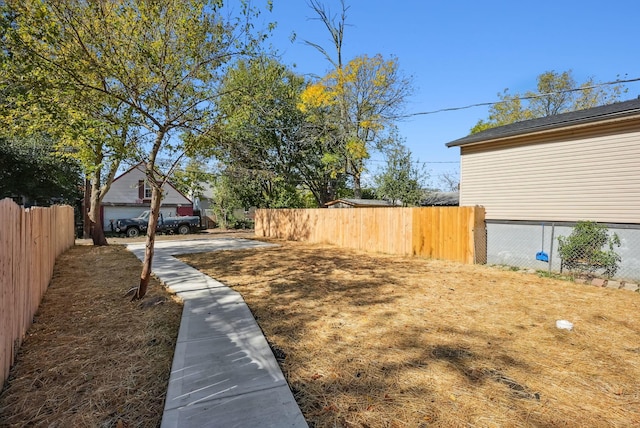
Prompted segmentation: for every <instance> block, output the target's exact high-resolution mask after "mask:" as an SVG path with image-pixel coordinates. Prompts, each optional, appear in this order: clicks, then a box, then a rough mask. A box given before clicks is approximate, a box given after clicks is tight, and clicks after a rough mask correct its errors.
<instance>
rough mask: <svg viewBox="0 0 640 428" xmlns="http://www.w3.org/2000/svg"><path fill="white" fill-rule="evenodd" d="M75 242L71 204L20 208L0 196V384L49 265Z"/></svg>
mask: <svg viewBox="0 0 640 428" xmlns="http://www.w3.org/2000/svg"><path fill="white" fill-rule="evenodd" d="M73 244H74V229H73V208H72V207H69V206H54V207H50V208H29V209H26V210H25V209H23V208H22V207H20V206H19V205H17V204H15V203H14V202H13V201H12V200H11V199H4V200H1V201H0V385H2V384H3V383H4V381H5V380H6V378H7V376H8V375H9V369H10V368H11V365H12V364H13V359H14V356H15V352H16V351H17V350H18V348H19V347H20V344H21V343H22V339H23V338H24V335H25V333H26V332H27V329H28V328H29V326H31V323H32V320H33V316H34V315H35V313H36V310H37V309H38V305H39V304H40V300H41V299H42V296H43V294H44V292H45V291H46V289H47V287H48V285H49V282H50V281H51V277H52V275H53V266H54V263H55V260H56V257H58V256H59V255H60V254H61V253H62V252H64V251H65V250H67V249H68V248H69V247H71V246H72V245H73Z"/></svg>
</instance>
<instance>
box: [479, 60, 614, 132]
mask: <svg viewBox="0 0 640 428" xmlns="http://www.w3.org/2000/svg"><path fill="white" fill-rule="evenodd" d="M625 92H626V89H625V88H624V86H623V85H613V86H609V87H607V86H604V85H602V84H600V83H598V82H596V81H595V80H594V79H593V78H589V79H587V80H586V81H585V82H583V83H580V84H578V83H577V82H576V81H575V79H574V77H573V75H572V72H571V70H569V71H564V72H562V73H558V72H556V71H546V72H544V73H542V74H540V75H539V76H538V77H537V88H536V91H535V92H533V91H528V92H525V93H524V94H517V93H516V94H513V95H511V94H510V93H509V90H508V89H505V90H504V91H503V92H502V93H501V94H500V93H499V94H498V97H499V98H500V101H499V102H497V103H495V104H494V105H493V106H491V108H490V109H489V118H488V119H487V120H480V121H478V123H477V124H476V125H475V126H474V127H473V128H472V129H471V133H476V132H480V131H484V130H485V129H489V128H495V127H497V126H503V125H508V124H510V123H514V122H520V121H522V120H528V119H536V118H540V117H547V116H553V115H556V114H560V113H566V112H570V111H575V110H583V109H587V108H591V107H596V106H600V105H605V104H611V103H614V102H616V101H618V99H619V98H620V96H621V95H622V94H623V93H625Z"/></svg>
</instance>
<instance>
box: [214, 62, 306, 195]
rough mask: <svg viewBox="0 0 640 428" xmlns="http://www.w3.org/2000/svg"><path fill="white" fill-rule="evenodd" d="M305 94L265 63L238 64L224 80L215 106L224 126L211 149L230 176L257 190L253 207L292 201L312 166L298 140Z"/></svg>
mask: <svg viewBox="0 0 640 428" xmlns="http://www.w3.org/2000/svg"><path fill="white" fill-rule="evenodd" d="M303 88H304V79H303V78H302V77H300V76H298V75H296V74H295V73H293V72H291V71H290V70H288V69H287V68H286V67H285V66H283V65H282V64H280V63H278V62H277V61H275V60H273V59H269V58H265V57H261V58H254V59H251V60H249V61H241V62H239V63H238V64H237V66H236V67H235V68H234V69H233V70H231V71H230V72H229V73H228V75H227V77H226V79H225V82H224V92H225V95H224V96H222V97H221V98H220V100H219V102H218V109H219V111H220V114H221V116H222V117H223V120H221V122H220V126H219V127H218V133H217V134H215V136H214V138H212V142H211V144H212V145H213V147H214V154H215V156H216V158H217V159H219V160H220V161H221V162H223V163H224V164H225V165H226V166H227V168H230V169H229V170H230V171H231V170H232V171H233V174H236V175H241V176H242V178H243V180H242V181H244V182H245V183H248V182H253V183H254V184H255V185H258V186H259V187H260V189H259V191H257V192H255V195H256V199H255V200H254V203H255V205H256V206H268V207H274V208H275V207H279V206H280V203H282V197H283V196H284V200H286V199H296V198H297V193H298V192H299V185H300V184H302V183H303V182H304V180H305V175H304V174H303V172H304V171H306V170H305V167H304V165H305V164H310V163H313V160H312V159H310V157H311V156H313V153H312V150H309V148H310V147H309V146H308V145H307V143H306V142H305V141H303V139H302V138H301V130H302V128H303V126H304V116H303V114H302V113H301V112H300V111H298V109H297V107H296V106H297V102H298V97H299V94H300V93H301V92H302V90H303ZM255 190H258V189H255ZM283 192H284V193H290V195H291V196H290V197H286V196H285V195H284V194H283Z"/></svg>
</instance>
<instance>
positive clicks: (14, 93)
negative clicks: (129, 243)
mask: <svg viewBox="0 0 640 428" xmlns="http://www.w3.org/2000/svg"><path fill="white" fill-rule="evenodd" d="M9 3H10V4H9V5H6V4H5V5H4V6H3V9H2V14H1V15H0V16H1V18H0V27H1V28H2V30H3V31H2V40H3V47H4V50H3V51H2V52H3V54H4V55H1V56H0V58H1V60H2V67H0V94H2V99H3V103H2V107H1V108H0V120H1V121H2V125H3V132H4V134H5V135H8V136H10V138H12V139H24V138H29V139H33V138H36V139H38V138H39V136H41V135H48V136H49V138H50V139H51V140H53V141H55V142H56V143H55V145H54V146H53V148H54V150H55V151H57V152H58V153H60V154H61V155H62V156H64V157H70V158H73V159H76V160H77V161H78V162H79V164H80V165H81V166H82V169H83V171H84V173H85V175H86V176H87V178H88V179H89V180H90V189H91V192H90V195H91V197H90V203H89V207H88V208H89V211H88V217H89V221H90V232H91V236H92V238H93V241H94V244H95V245H107V241H106V239H105V237H104V232H103V230H102V222H101V221H100V204H101V202H102V200H103V198H104V196H105V195H106V193H107V191H108V190H109V187H110V185H111V182H112V181H113V179H114V178H115V174H116V172H117V170H118V168H119V166H120V163H121V161H122V160H123V159H124V158H126V157H127V155H129V154H130V149H129V146H131V145H133V144H134V142H135V137H136V135H135V134H136V131H137V130H136V128H135V127H132V126H129V125H128V123H127V118H128V115H130V113H131V112H132V107H131V106H127V105H126V104H124V103H122V102H121V101H120V100H117V99H110V98H109V97H107V96H106V95H105V94H99V93H94V92H91V91H82V90H78V88H77V86H76V85H75V83H74V81H73V80H71V79H69V78H68V76H66V75H65V74H64V73H59V72H57V71H58V70H56V69H55V67H50V66H51V65H52V64H51V63H50V62H49V63H47V61H48V60H50V59H51V58H45V57H41V56H39V52H38V51H37V49H34V46H33V45H28V44H26V42H27V41H30V42H32V44H33V43H35V41H34V40H33V38H30V37H29V36H28V34H25V32H24V31H21V29H20V22H24V20H23V17H21V16H20V15H19V14H17V10H16V9H12V8H11V2H9ZM22 6H24V9H22V12H25V13H29V12H28V11H31V12H34V13H37V11H38V5H37V4H36V3H35V2H32V3H31V4H25V5H22ZM41 6H42V7H43V8H44V5H41ZM58 6H60V5H58ZM48 24H49V23H48ZM54 33H55V30H54V29H53V28H52V27H50V26H49V27H47V26H45V28H44V29H43V31H42V34H40V36H41V37H43V38H47V40H48V41H49V42H51V43H54V36H55V34H54Z"/></svg>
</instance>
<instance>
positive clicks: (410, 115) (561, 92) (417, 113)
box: [396, 77, 640, 119]
mask: <svg viewBox="0 0 640 428" xmlns="http://www.w3.org/2000/svg"><path fill="white" fill-rule="evenodd" d="M632 82H640V77H636V78H633V79H622V80H614V81H611V82H604V83H598V84H596V85H591V86H582V87H580V88H573V89H567V90H565V91H555V92H547V93H545V94H535V95H528V96H522V97H514V98H510V99H509V100H501V101H493V102H483V103H477V104H469V105H466V106H459V107H447V108H441V109H438V110H431V111H423V112H416V113H408V114H405V115H400V116H397V117H396V118H398V119H400V118H405V117H413V116H425V115H429V114H436V113H443V112H447V111H456V110H466V109H470V108H474V107H487V106H492V105H495V104H502V103H506V102H509V101H513V100H532V99H536V98H544V97H547V96H549V95H558V94H565V93H568V92H577V91H586V90H588V89H595V88H600V87H602V86H608V85H618V84H621V83H632Z"/></svg>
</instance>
